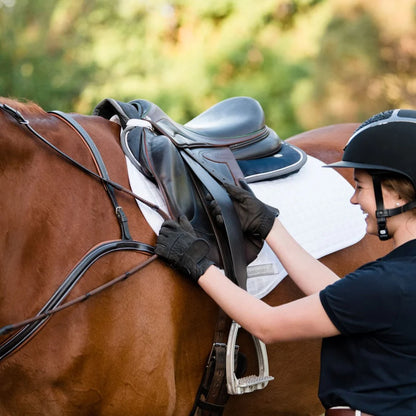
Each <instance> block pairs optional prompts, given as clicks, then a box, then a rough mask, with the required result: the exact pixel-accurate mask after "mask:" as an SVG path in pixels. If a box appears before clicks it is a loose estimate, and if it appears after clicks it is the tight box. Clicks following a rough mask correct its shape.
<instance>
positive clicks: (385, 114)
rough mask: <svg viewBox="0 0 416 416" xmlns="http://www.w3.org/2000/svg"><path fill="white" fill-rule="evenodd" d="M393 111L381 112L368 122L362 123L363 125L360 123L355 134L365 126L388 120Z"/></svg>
mask: <svg viewBox="0 0 416 416" xmlns="http://www.w3.org/2000/svg"><path fill="white" fill-rule="evenodd" d="M393 111H394V110H387V111H383V112H382V113H378V114H376V115H374V116H372V117H370V118H369V119H368V120H366V121H364V123H362V124H361V125H360V127H358V128H357V130H355V132H357V131H358V130H361V129H362V128H363V127H365V126H368V125H369V124H372V123H376V122H377V121H381V120H386V119H388V118H390V117H391V115H392V114H393Z"/></svg>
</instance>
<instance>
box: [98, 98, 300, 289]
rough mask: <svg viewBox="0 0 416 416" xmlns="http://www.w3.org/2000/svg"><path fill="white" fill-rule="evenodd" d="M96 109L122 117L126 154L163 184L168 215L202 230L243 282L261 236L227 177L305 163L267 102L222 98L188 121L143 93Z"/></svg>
mask: <svg viewBox="0 0 416 416" xmlns="http://www.w3.org/2000/svg"><path fill="white" fill-rule="evenodd" d="M94 114H95V115H99V116H102V117H105V118H107V119H111V118H112V117H113V116H115V115H116V116H118V118H119V120H120V124H121V127H122V133H121V146H122V148H123V150H124V152H125V154H126V156H127V157H128V158H129V160H130V161H131V162H132V163H133V165H134V166H135V167H136V168H137V169H139V170H140V171H141V172H142V173H143V174H144V175H145V176H147V177H148V178H149V179H151V180H152V181H154V182H155V183H156V184H157V185H158V187H159V189H160V191H161V193H162V195H163V197H164V199H165V201H166V204H167V206H168V209H169V214H170V215H171V216H172V217H173V218H178V217H179V216H180V215H183V214H185V215H186V216H187V218H188V219H189V220H190V222H191V224H192V225H193V227H194V228H195V230H196V232H197V234H198V235H200V236H202V237H204V238H205V239H207V240H208V241H209V242H210V243H211V244H210V246H211V252H210V254H209V256H210V257H211V258H212V259H213V260H214V261H215V262H216V263H217V264H219V265H220V266H222V267H223V268H224V270H225V273H226V274H227V276H228V277H229V278H231V279H232V280H234V281H236V282H237V283H238V284H239V285H240V286H241V287H243V288H246V266H247V263H249V262H251V261H252V260H253V259H254V258H255V257H256V256H257V254H258V251H259V249H260V248H261V245H262V241H259V240H256V239H250V240H248V239H247V238H244V236H243V234H242V232H241V227H240V223H239V220H238V217H237V215H236V213H235V211H234V208H233V204H232V201H231V200H230V198H229V196H228V193H227V192H226V191H225V189H224V188H223V186H222V184H223V183H225V182H227V183H231V184H238V182H239V180H245V181H246V182H253V181H258V180H264V179H271V178H276V177H278V176H282V175H284V176H286V175H288V174H291V173H293V172H296V171H298V170H299V169H300V168H301V167H302V166H303V164H304V163H305V162H306V155H305V154H304V153H303V151H301V150H300V149H298V148H295V147H294V146H290V145H288V144H286V143H284V142H283V141H282V140H281V139H280V138H279V137H278V136H277V134H276V133H275V132H274V131H273V130H272V129H270V128H269V127H267V126H266V125H265V120H264V112H263V109H262V107H261V106H260V104H259V103H258V102H257V101H256V100H254V99H252V98H249V97H234V98H230V99H227V100H224V101H221V102H220V103H218V104H216V105H214V106H213V107H211V108H209V109H208V110H206V111H205V112H203V113H201V114H200V115H199V116H197V117H195V118H194V119H193V120H191V121H189V122H188V123H186V124H184V125H181V124H179V123H176V122H175V121H173V120H172V119H171V118H170V117H169V116H168V115H167V114H166V113H165V112H163V111H162V110H161V109H160V108H159V107H158V106H157V105H155V104H154V103H151V102H149V101H147V100H142V99H138V100H134V101H131V102H129V103H122V102H119V101H116V100H114V99H105V100H103V101H102V102H101V103H99V104H98V105H97V106H96V108H95V110H94ZM207 194H210V195H211V198H214V199H216V200H217V202H218V204H219V206H220V208H221V212H222V215H223V217H224V226H223V227H218V226H217V225H216V223H215V220H213V219H212V218H211V216H210V212H209V209H208V208H207V198H206V195H207ZM243 241H244V242H245V244H242V242H243Z"/></svg>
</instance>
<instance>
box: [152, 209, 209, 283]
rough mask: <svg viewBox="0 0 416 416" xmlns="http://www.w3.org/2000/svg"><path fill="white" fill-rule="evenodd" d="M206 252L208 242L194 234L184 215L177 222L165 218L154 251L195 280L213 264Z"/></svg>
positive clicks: (207, 250)
mask: <svg viewBox="0 0 416 416" xmlns="http://www.w3.org/2000/svg"><path fill="white" fill-rule="evenodd" d="M208 252H209V245H208V243H207V242H206V241H205V240H204V239H202V238H198V237H197V236H196V234H195V231H194V229H193V228H192V225H191V223H190V222H189V221H188V219H187V218H186V217H185V216H184V215H183V216H181V217H180V218H179V221H178V222H176V221H173V220H166V221H165V222H164V223H163V224H162V227H161V229H160V231H159V236H158V238H157V242H156V249H155V253H156V254H157V255H159V256H161V257H162V258H163V259H164V260H165V261H166V262H167V263H168V264H170V265H171V266H172V267H173V268H175V269H177V270H178V271H179V272H181V273H184V274H185V275H186V276H187V277H189V278H191V279H192V280H193V281H195V282H198V279H199V278H200V277H201V276H202V275H203V274H204V273H205V271H206V270H207V269H208V267H209V266H211V265H212V264H214V262H213V261H211V260H209V259H208V258H207V257H206V256H207V254H208Z"/></svg>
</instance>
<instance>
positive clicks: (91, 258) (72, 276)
mask: <svg viewBox="0 0 416 416" xmlns="http://www.w3.org/2000/svg"><path fill="white" fill-rule="evenodd" d="M126 250H133V251H141V252H143V253H146V254H149V255H153V254H154V247H152V246H150V245H148V244H145V243H140V242H138V241H132V240H115V241H109V242H105V243H102V244H100V245H98V246H96V247H94V248H93V249H92V250H90V251H89V252H88V253H87V254H86V255H85V256H84V257H83V258H82V259H81V261H80V262H79V263H78V264H77V265H76V266H75V267H74V268H73V269H72V271H71V272H70V273H69V274H68V276H67V277H66V279H65V280H64V281H63V282H62V284H61V285H60V286H59V288H58V289H57V290H56V292H55V293H54V294H53V295H52V296H51V298H50V299H49V300H48V301H47V302H46V304H45V305H44V306H43V307H42V309H41V310H40V311H39V312H38V314H37V315H36V316H35V317H33V318H29V319H28V320H27V321H28V323H27V324H26V321H22V323H17V324H12V325H7V326H5V327H3V328H0V335H4V334H7V333H9V332H11V331H14V330H16V329H18V328H19V327H21V326H22V325H25V326H24V328H22V329H21V330H20V331H19V332H17V333H16V334H14V335H13V336H11V337H9V338H8V339H6V341H5V342H3V343H2V344H0V361H1V360H3V359H4V358H6V357H7V356H8V355H10V354H11V353H12V352H14V351H15V350H16V349H17V348H18V347H20V346H21V345H22V344H23V343H25V342H27V341H28V340H29V339H30V338H31V337H32V336H33V335H35V333H36V332H37V331H38V330H39V329H40V328H41V327H42V326H43V325H44V324H45V323H46V321H47V320H48V319H49V317H50V316H51V315H53V314H54V313H56V312H58V307H59V305H60V304H61V303H62V301H63V300H64V299H65V298H66V297H67V296H68V295H69V293H70V292H71V290H72V289H73V288H74V286H75V285H76V283H77V282H78V281H79V280H80V279H81V278H82V276H83V275H84V274H85V273H86V271H87V270H88V269H89V268H90V267H91V266H92V265H93V264H94V263H95V262H96V261H97V260H98V259H100V258H101V257H103V256H104V255H106V254H109V253H113V252H116V251H126ZM153 260H154V259H153ZM146 265H147V263H146ZM123 276H124V275H123ZM115 283H116V282H115ZM97 293H98V292H97ZM89 297H90V296H87V297H82V299H79V300H78V302H71V305H69V306H72V305H73V304H74V303H79V302H81V301H83V300H85V299H87V298H89ZM62 309H64V308H60V309H59V310H62Z"/></svg>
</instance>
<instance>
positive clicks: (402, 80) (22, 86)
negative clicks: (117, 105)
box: [0, 0, 416, 139]
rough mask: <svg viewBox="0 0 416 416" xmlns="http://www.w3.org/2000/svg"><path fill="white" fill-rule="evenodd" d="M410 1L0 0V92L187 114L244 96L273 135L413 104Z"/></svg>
mask: <svg viewBox="0 0 416 416" xmlns="http://www.w3.org/2000/svg"><path fill="white" fill-rule="evenodd" d="M415 22H416V0H398V1H391V0H372V1H368V0H257V1H253V0H210V1H208V0H171V1H167V0H0V33H1V43H0V95H2V96H11V97H14V98H18V99H28V100H32V101H35V102H37V103H38V104H40V105H41V106H42V107H43V108H44V109H45V110H53V109H58V110H62V111H67V112H71V111H73V112H79V113H83V114H89V113H91V112H92V110H93V108H94V107H95V105H96V104H97V103H98V102H99V101H101V100H102V99H104V98H107V97H112V98H115V99H117V100H121V101H128V100H131V99H135V98H145V99H147V100H150V101H153V102H155V103H156V104H158V105H159V106H160V107H161V108H162V109H163V110H165V111H166V112H167V113H168V114H169V115H170V116H171V117H172V118H174V119H175V120H176V121H179V122H186V121H188V120H190V119H191V118H193V117H194V116H196V115H197V114H199V113H200V112H202V111H204V110H205V109H207V108H208V107H209V106H211V105H213V104H215V103H217V102H218V101H220V100H223V99H225V98H229V97H232V96H238V95H246V96H251V97H254V98H256V99H257V100H258V101H259V102H260V103H261V104H262V106H263V108H264V110H265V114H266V123H267V124H268V125H269V126H270V127H272V128H274V129H275V130H276V132H277V133H278V134H279V135H280V137H281V138H283V139H285V138H287V137H289V136H291V135H293V134H296V133H298V132H301V131H305V130H309V129H312V128H316V127H320V126H323V125H328V124H333V123H337V122H350V121H358V122H360V121H363V120H365V119H366V118H368V117H369V116H371V115H372V114H375V113H377V112H379V111H383V110H386V109H389V108H397V107H406V108H416V77H415V75H416V25H415Z"/></svg>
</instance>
